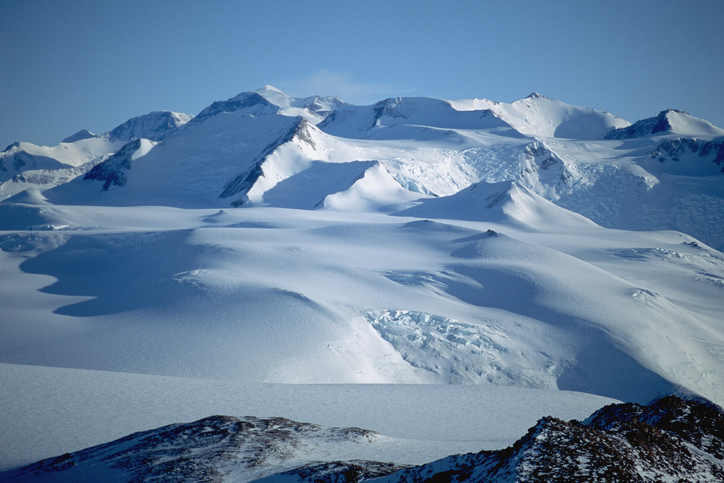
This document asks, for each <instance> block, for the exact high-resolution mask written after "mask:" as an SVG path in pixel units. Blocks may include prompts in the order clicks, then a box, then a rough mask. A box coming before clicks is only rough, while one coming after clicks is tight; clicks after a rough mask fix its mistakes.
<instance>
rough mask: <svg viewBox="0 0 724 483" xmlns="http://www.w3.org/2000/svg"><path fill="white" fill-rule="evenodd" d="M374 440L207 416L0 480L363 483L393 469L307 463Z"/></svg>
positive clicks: (304, 426) (360, 434) (281, 421)
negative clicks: (309, 480)
mask: <svg viewBox="0 0 724 483" xmlns="http://www.w3.org/2000/svg"><path fill="white" fill-rule="evenodd" d="M378 437H379V434H377V433H375V432H374V431H369V430H364V429H360V428H354V427H353V428H335V427H324V426H318V425H315V424H309V423H300V422H296V421H292V420H289V419H285V418H256V417H244V418H236V417H230V416H210V417H207V418H204V419H201V420H199V421H195V422H192V423H187V424H173V425H170V426H165V427H162V428H158V429H154V430H150V431H144V432H139V433H135V434H131V435H129V436H127V437H125V438H121V439H119V440H116V441H112V442H110V443H107V444H102V445H99V446H95V447H92V448H88V449H85V450H83V451H78V452H75V453H72V454H64V455H61V456H59V457H56V458H50V459H47V460H43V461H40V462H38V463H36V464H33V465H29V466H26V467H24V468H21V469H19V470H17V471H14V472H12V473H11V474H7V473H6V474H5V475H0V479H3V480H4V478H3V477H4V476H8V477H11V478H14V480H15V481H19V482H20V481H56V480H54V478H56V477H57V476H61V478H63V477H65V478H69V481H90V480H97V481H127V480H133V481H138V482H151V481H154V482H171V481H219V482H226V481H234V482H249V481H253V480H257V479H259V478H264V477H268V476H271V475H275V474H278V473H285V472H288V473H290V474H294V475H295V476H296V474H298V473H302V474H305V473H311V474H313V475H314V476H321V475H324V474H325V473H326V474H330V473H331V474H332V475H333V476H334V475H335V473H338V474H339V475H338V476H339V477H340V481H344V476H345V475H347V474H349V475H351V474H352V471H350V470H353V471H354V474H357V475H358V476H364V477H366V478H370V477H379V476H383V475H387V474H390V473H392V472H394V471H395V470H399V469H400V467H399V466H395V465H392V464H389V463H388V464H380V463H373V462H364V461H336V462H334V463H332V465H331V467H330V465H328V464H327V465H320V467H317V465H316V464H315V463H320V462H324V458H325V457H328V456H329V455H330V454H338V455H344V454H345V453H348V452H349V451H350V449H352V451H354V448H355V447H361V446H367V445H370V444H374V442H375V441H376V439H377V438H378ZM368 466H369V469H368V468H367V467H368ZM91 475H93V476H91ZM63 481H66V480H63ZM293 481H294V480H293ZM331 481H334V479H332V480H331ZM348 481H353V480H348Z"/></svg>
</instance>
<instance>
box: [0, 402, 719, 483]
mask: <svg viewBox="0 0 724 483" xmlns="http://www.w3.org/2000/svg"><path fill="white" fill-rule="evenodd" d="M377 437H378V434H377V433H375V432H373V431H366V430H363V429H359V428H324V427H321V426H317V425H314V424H307V423H298V422H294V421H290V420H288V419H284V418H268V419H259V418H253V417H246V418H232V417H228V416H211V417H209V418H205V419H202V420H199V421H196V422H194V423H189V424H175V425H171V426H166V427H163V428H160V429H156V430H152V431H145V432H141V433H136V434H132V435H130V436H127V437H125V438H122V439H119V440H117V441H114V442H111V443H107V444H104V445H100V446H96V447H93V448H89V449H86V450H83V451H79V452H77V453H73V454H65V455H62V456H59V457H57V458H51V459H47V460H43V461H40V462H38V463H35V464H32V465H29V466H26V467H24V468H21V469H19V470H14V471H11V472H7V473H3V474H0V481H50V480H51V479H52V481H58V480H57V478H60V480H62V481H65V480H64V479H63V478H66V477H67V478H69V479H74V478H75V480H78V481H89V480H91V479H93V478H96V477H98V475H101V474H103V476H104V477H105V478H111V477H112V478H113V481H133V482H151V481H153V482H171V481H229V482H231V481H234V482H248V481H254V480H258V479H265V480H266V481H287V482H303V483H307V482H309V483H311V482H320V481H321V482H326V483H350V482H357V481H361V480H370V481H376V482H379V483H383V482H387V483H393V482H395V483H398V482H399V483H401V482H405V483H420V482H463V481H467V482H584V481H585V482H612V481H622V482H624V481H625V482H629V481H630V482H657V481H677V482H710V481H724V459H723V458H724V454H723V453H724V450H723V448H724V446H723V442H724V412H723V411H722V409H721V408H719V407H718V406H715V405H713V404H711V403H709V402H706V401H699V400H684V399H681V398H679V397H676V396H667V397H664V398H662V399H660V400H658V401H656V402H654V403H652V404H651V405H649V406H641V405H638V404H629V403H626V404H615V405H610V406H606V407H604V408H602V409H600V410H599V411H597V412H596V413H594V414H593V415H592V416H591V417H590V418H588V419H587V420H586V421H584V422H578V421H569V422H566V421H562V420H560V419H556V418H552V417H546V418H543V419H541V420H540V421H538V423H537V424H536V425H535V426H534V427H532V428H531V429H530V430H529V431H528V434H526V435H525V436H524V437H522V438H521V439H520V440H518V441H517V442H516V443H515V444H514V445H513V446H511V447H508V448H506V449H503V450H500V451H482V452H480V453H471V454H465V455H453V456H448V457H446V458H443V459H441V460H438V461H435V462H432V463H429V464H426V465H422V466H417V467H401V466H399V465H395V464H392V463H380V462H373V461H361V460H347V461H318V460H315V459H314V455H315V452H314V448H315V446H317V445H326V447H327V448H329V446H330V445H332V446H334V445H338V444H339V445H342V444H349V443H352V444H369V443H372V442H374V441H375V439H376V438H377ZM99 468H100V469H102V470H103V471H105V473H102V472H100V471H101V470H100V469H99ZM75 480H74V481H75ZM69 481H70V480H69Z"/></svg>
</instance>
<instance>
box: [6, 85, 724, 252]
mask: <svg viewBox="0 0 724 483" xmlns="http://www.w3.org/2000/svg"><path fill="white" fill-rule="evenodd" d="M139 140H146V141H144V143H139ZM129 142H130V143H132V144H130V145H128V146H123V144H125V143H129ZM149 142H150V143H152V144H153V146H151V145H149V144H148V143H149ZM159 142H160V143H161V144H157V143H159ZM0 163H1V164H0V171H1V172H2V177H0V181H2V184H1V185H0V196H1V197H3V198H8V197H11V196H14V195H17V194H19V193H21V192H24V191H27V190H38V191H40V192H42V193H44V194H43V196H45V197H47V198H48V200H50V201H51V202H53V203H65V204H79V203H80V204H101V205H124V206H127V205H144V204H161V205H166V206H177V207H220V208H223V207H228V206H242V205H244V204H246V205H249V204H251V205H254V206H284V207H298V208H303V209H313V208H315V207H320V206H330V205H335V206H339V205H338V204H336V203H335V201H334V200H335V198H339V197H343V196H344V195H343V193H346V192H348V191H349V190H351V189H352V187H353V185H354V183H355V182H357V180H359V179H362V178H363V177H364V173H365V172H366V171H367V170H369V169H371V167H372V166H380V168H381V169H382V170H383V171H384V173H381V174H380V175H381V176H383V177H386V178H387V179H388V188H386V189H384V190H380V191H378V192H376V193H375V195H374V196H377V197H381V200H380V201H379V203H382V204H385V203H387V204H388V205H389V208H388V209H387V211H394V210H395V209H396V208H395V207H396V206H397V205H399V204H400V203H406V202H408V201H411V200H413V199H419V200H424V199H427V198H430V197H441V196H450V195H452V194H455V193H458V192H460V191H461V190H464V189H465V188H468V187H470V186H471V185H473V184H475V183H479V182H486V183H499V182H507V181H515V182H517V183H518V184H520V185H521V186H523V187H525V188H527V189H530V190H531V191H533V192H535V193H537V194H539V195H541V196H543V197H544V198H546V199H548V200H550V201H552V202H554V203H555V204H557V205H559V206H562V207H564V208H566V209H568V210H571V211H574V212H577V213H580V214H582V215H584V216H586V217H587V218H589V219H591V220H592V221H594V222H595V223H598V224H599V225H601V226H604V227H608V228H620V229H633V230H636V229H644V230H679V231H683V232H685V233H688V234H690V235H692V236H694V237H696V238H698V239H700V240H701V241H703V242H705V243H707V244H709V245H711V246H713V247H715V248H718V249H721V248H722V247H724V228H722V227H724V223H723V221H724V220H722V216H724V215H723V214H724V201H723V196H722V183H721V177H720V175H721V174H722V170H724V130H722V129H720V128H718V127H715V126H713V125H712V124H710V123H708V122H706V121H704V120H701V119H697V118H694V117H692V116H689V115H688V114H686V113H684V112H682V111H674V110H668V111H663V112H661V113H660V114H659V115H658V116H655V117H652V118H650V119H644V120H640V121H637V122H636V123H634V124H630V123H629V122H627V121H625V120H623V119H621V118H618V117H616V116H614V115H612V114H609V113H606V112H603V111H597V110H594V109H588V108H581V107H576V106H572V105H569V104H565V103H563V102H561V101H558V100H554V99H548V98H546V97H544V96H542V95H540V94H537V93H534V94H531V95H530V96H528V97H526V98H525V99H521V100H519V101H516V102H513V103H512V104H505V103H498V102H493V101H488V100H485V99H473V100H464V101H445V100H439V99H428V98H396V99H387V100H384V101H381V102H379V103H377V104H374V105H372V106H353V105H349V104H346V103H344V102H343V101H341V100H340V99H337V98H333V97H327V98H323V97H310V98H305V99H297V98H291V97H288V96H286V95H285V94H283V93H282V92H280V91H278V90H277V89H274V88H273V87H269V86H267V87H264V88H262V89H259V90H258V91H256V92H246V93H242V94H239V95H238V96H236V97H234V98H231V99H229V100H227V101H219V102H215V103H213V104H212V105H211V106H209V107H207V108H206V109H204V110H202V111H201V112H200V113H199V114H198V115H197V116H196V117H192V116H189V115H185V114H178V113H173V112H152V113H150V114H147V115H145V116H139V117H136V118H133V119H131V120H129V121H127V122H126V123H124V124H122V125H120V126H118V127H117V128H115V129H113V130H111V131H109V132H108V133H105V134H102V135H99V136H94V135H92V134H91V133H89V132H88V131H81V132H79V133H76V134H75V135H73V136H71V137H69V138H67V139H66V140H65V141H64V142H63V143H61V144H60V145H58V146H55V147H50V148H48V147H41V146H34V145H31V144H28V143H15V144H13V145H12V146H10V147H8V148H7V149H6V150H5V151H3V152H2V154H0ZM369 163H378V164H369ZM132 168H133V169H132ZM374 169H377V168H374ZM312 177H313V178H315V182H313V183H311V182H310V181H309V179H310V178H312ZM56 187H57V188H56ZM400 188H401V189H400ZM370 196H372V195H371V194H370ZM396 202H397V203H396ZM379 203H377V204H379ZM363 204H364V203H363ZM354 205H355V203H351V202H350V206H354Z"/></svg>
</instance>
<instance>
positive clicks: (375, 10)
mask: <svg viewBox="0 0 724 483" xmlns="http://www.w3.org/2000/svg"><path fill="white" fill-rule="evenodd" d="M723 21H724V1H722V0H711V1H703V0H702V1H693V0H689V1H676V2H672V1H662V0H658V1H610V0H609V1H583V0H578V1H472V0H470V1H445V2H442V1H440V2H433V1H424V0H418V1H394V0H388V1H373V0H365V1H359V2H358V1H344V0H337V1H302V0H297V1H274V0H265V1H221V0H219V1H214V0H207V1H205V2H199V1H186V0H173V1H166V0H163V1H154V0H144V1H136V0H124V1H112V2H110V1H105V0H93V1H85V0H68V1H60V0H46V1H40V0H0V94H1V95H0V149H3V148H4V147H5V146H6V145H8V144H10V143H12V142H13V141H16V140H18V141H29V142H33V143H36V144H46V145H53V144H56V143H58V142H59V141H60V140H61V139H63V138H64V137H66V136H69V135H71V134H73V133H75V132H76V131H78V130H80V129H89V130H91V131H93V132H95V133H102V132H105V131H108V130H110V129H112V128H113V127H115V126H116V125H118V124H120V123H122V122H124V121H126V120H127V119H129V118H131V117H134V116H137V115H141V114H145V113H147V112H150V111H154V110H173V111H179V112H186V113H189V114H197V113H198V112H199V111H200V110H201V109H203V108H204V107H206V106H207V105H209V104H210V103H211V102H213V101H216V100H223V99H227V98H229V97H232V96H234V95H236V94H238V93H240V92H243V91H250V90H255V89H257V88H259V87H261V86H263V85H265V84H271V85H274V86H276V87H278V88H280V89H282V90H284V91H285V92H287V93H288V94H291V95H295V96H308V95H315V94H319V95H338V96H340V97H342V98H343V99H344V100H346V101H347V102H351V103H355V104H371V103H373V102H376V101H378V100H381V99H384V98H387V97H392V96H427V97H439V98H445V99H461V98H470V97H485V98H488V99H491V100H496V101H503V102H512V101H514V100H516V99H519V98H521V97H525V96H527V95H528V94H530V93H531V92H533V91H537V92H540V93H542V94H544V95H546V96H548V97H554V98H557V99H561V100H562V101H565V102H568V103H571V104H576V105H580V106H585V107H593V108H596V109H602V110H605V111H609V112H611V113H613V114H616V115H618V116H621V117H623V118H625V119H627V120H629V121H631V122H633V121H636V120H638V119H641V118H645V117H651V116H655V115H656V114H658V112H659V111H661V110H663V109H668V108H675V109H682V110H685V111H687V112H689V113H690V114H692V115H694V116H697V117H701V118H704V119H707V120H709V121H710V122H713V123H714V124H716V125H718V126H720V127H724V95H723V94H722V89H723V88H724V28H722V22H723Z"/></svg>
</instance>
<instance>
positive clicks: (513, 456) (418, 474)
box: [374, 397, 724, 483]
mask: <svg viewBox="0 0 724 483" xmlns="http://www.w3.org/2000/svg"><path fill="white" fill-rule="evenodd" d="M633 406H636V405H630V404H618V405H611V406H607V407H606V408H603V409H602V410H600V411H599V412H598V413H596V415H595V416H594V418H595V421H592V422H586V423H583V424H582V423H580V422H578V421H570V422H567V421H562V420H560V419H557V418H551V417H546V418H543V419H541V420H540V421H538V424H536V425H535V426H534V427H532V428H530V430H529V431H528V434H526V435H525V436H524V437H522V438H521V439H519V440H518V441H516V443H515V444H513V445H512V446H510V447H508V448H506V449H503V450H500V451H482V452H480V453H475V454H466V455H453V456H449V457H447V458H443V459H441V460H438V461H435V462H432V463H429V464H427V465H423V466H419V467H416V468H410V469H405V470H401V471H399V472H397V473H394V474H392V475H389V476H387V477H383V478H380V479H377V480H374V481H375V482H378V483H383V482H384V483H403V482H405V483H412V482H416V481H456V482H462V481H490V482H500V483H502V482H510V481H516V482H538V481H555V482H580V481H588V482H609V481H642V482H643V481H652V482H653V481H722V479H723V478H724V464H723V463H722V461H723V460H722V458H723V456H722V447H721V439H720V436H721V433H722V431H724V417H722V411H721V408H716V407H712V406H711V405H710V404H708V403H706V402H701V403H699V402H693V401H684V400H682V399H680V398H678V397H668V398H665V399H664V400H662V401H659V402H657V403H654V404H652V405H651V406H648V407H641V406H637V407H635V408H633ZM682 407H683V408H685V409H686V410H687V411H688V413H689V414H692V413H696V414H706V415H707V417H706V418H701V419H696V418H685V419H681V418H679V417H677V416H676V409H677V408H682ZM654 408H657V409H654ZM632 409H635V410H637V411H633V412H632ZM650 412H659V414H660V419H659V420H658V421H657V420H655V419H653V418H650V417H647V413H650ZM602 418H605V419H606V423H607V424H603V425H602V424H598V422H600V421H601V419H602ZM671 420H674V421H676V422H675V423H673V424H666V423H663V424H662V421H671ZM692 434H694V435H697V436H696V437H692V436H691V435H692Z"/></svg>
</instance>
